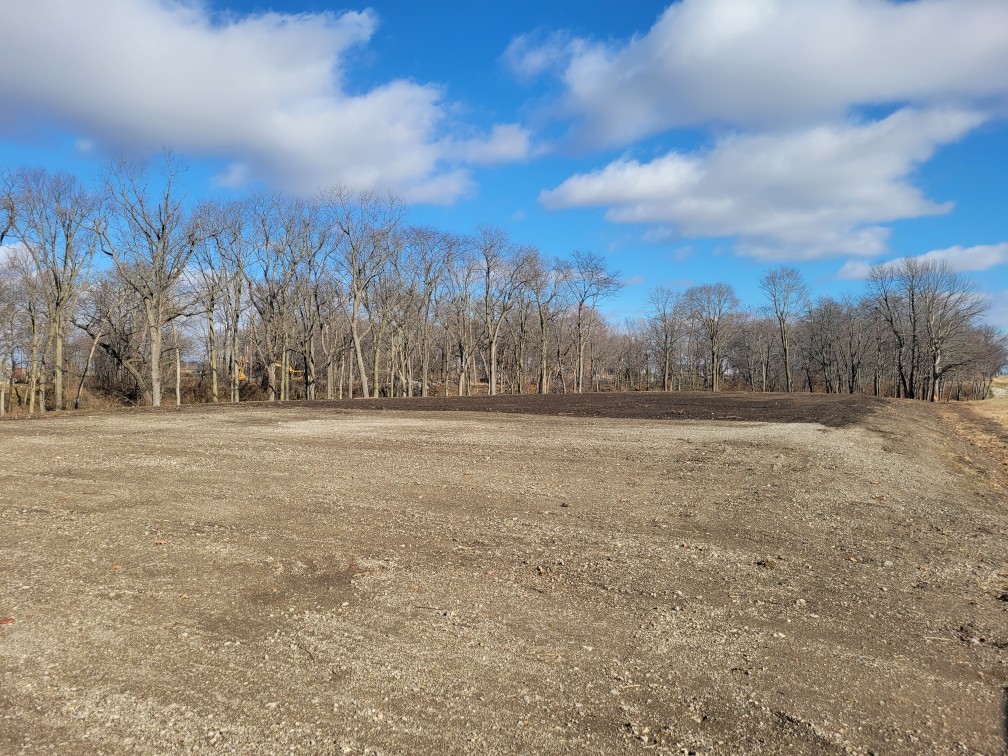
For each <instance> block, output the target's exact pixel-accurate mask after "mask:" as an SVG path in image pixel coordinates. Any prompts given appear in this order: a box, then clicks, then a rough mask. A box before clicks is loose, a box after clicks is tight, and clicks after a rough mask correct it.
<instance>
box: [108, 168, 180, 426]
mask: <svg viewBox="0 0 1008 756" xmlns="http://www.w3.org/2000/svg"><path fill="white" fill-rule="evenodd" d="M184 170H185V168H184V167H183V165H182V164H181V163H180V162H179V160H178V159H177V158H176V157H175V156H174V155H173V154H172V153H171V152H168V151H165V152H164V154H163V157H162V160H161V163H160V165H159V166H158V167H157V169H156V170H151V169H150V168H149V167H148V166H146V165H143V164H139V163H130V162H125V161H120V162H118V163H116V164H115V165H113V166H112V167H111V168H110V169H109V171H108V172H107V174H106V176H105V190H106V193H107V195H108V200H109V202H110V205H111V208H110V209H111V212H110V215H109V219H108V222H107V224H103V226H102V233H101V248H102V251H103V252H104V253H105V254H106V255H108V257H109V258H110V259H111V260H112V262H113V263H114V264H115V268H116V271H117V272H118V273H119V276H120V277H121V278H122V280H123V281H124V282H125V283H126V284H127V286H129V288H130V289H132V290H133V291H134V292H135V293H136V295H137V296H138V297H139V298H140V301H141V303H142V305H143V310H144V315H145V316H146V321H147V322H146V325H147V338H148V341H149V344H150V401H151V405H152V406H154V407H159V406H161V357H162V351H163V349H162V347H163V343H164V328H165V327H166V326H167V325H168V324H170V323H171V322H172V321H173V320H174V319H175V318H177V317H179V316H180V315H182V314H183V311H184V310H183V308H182V307H181V306H180V305H179V302H178V301H177V299H176V296H175V295H176V290H177V287H178V284H179V281H180V279H181V278H182V276H183V274H184V273H185V270H186V265H187V264H188V263H189V260H190V258H191V257H192V255H193V253H194V251H195V248H196V245H197V242H198V241H199V235H198V231H197V229H196V227H195V226H193V225H192V224H190V222H189V216H188V213H187V212H186V208H185V196H184V195H183V194H182V193H181V191H180V189H179V187H178V179H179V176H180V175H181V174H182V172H183V171H184Z"/></svg>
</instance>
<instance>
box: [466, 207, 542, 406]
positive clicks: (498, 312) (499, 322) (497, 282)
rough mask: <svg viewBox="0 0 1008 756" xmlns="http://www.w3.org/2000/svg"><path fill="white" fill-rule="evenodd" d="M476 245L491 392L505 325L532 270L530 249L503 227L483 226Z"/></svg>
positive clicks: (495, 381)
mask: <svg viewBox="0 0 1008 756" xmlns="http://www.w3.org/2000/svg"><path fill="white" fill-rule="evenodd" d="M472 243H473V246H474V248H475V250H476V253H477V257H478V259H479V261H480V273H481V276H482V280H483V289H482V294H483V328H484V335H485V337H486V345H487V350H488V358H487V381H488V383H489V387H490V388H489V391H490V394H496V393H497V390H498V375H497V370H498V359H497V348H498V344H499V342H500V334H501V327H502V326H503V324H504V321H505V318H507V314H508V312H510V311H511V308H512V307H514V306H515V303H516V302H517V299H518V294H519V292H520V291H521V290H522V288H523V287H524V285H525V281H526V279H527V278H528V275H529V271H528V267H527V265H526V250H524V249H517V248H515V246H514V245H513V244H512V243H511V240H510V239H509V238H508V235H507V234H506V233H505V232H504V231H503V230H501V229H499V228H491V227H488V226H483V227H481V228H480V229H478V231H477V232H476V236H475V237H474V239H473V242H472Z"/></svg>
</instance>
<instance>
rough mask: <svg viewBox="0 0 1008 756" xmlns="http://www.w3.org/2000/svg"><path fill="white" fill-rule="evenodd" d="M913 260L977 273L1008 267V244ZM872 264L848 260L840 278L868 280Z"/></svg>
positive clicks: (946, 251)
mask: <svg viewBox="0 0 1008 756" xmlns="http://www.w3.org/2000/svg"><path fill="white" fill-rule="evenodd" d="M905 259H906V258H903V257H899V258H896V259H895V260H889V261H887V262H886V263H884V264H885V265H887V266H888V265H896V264H898V263H900V262H902V261H903V260H905ZM912 259H915V260H928V261H939V260H941V261H944V262H946V263H948V265H949V267H950V268H951V269H952V270H954V271H957V272H959V273H977V272H980V271H984V270H990V269H991V268H995V267H997V266H999V265H1008V242H1001V243H1000V244H978V245H976V246H973V247H962V246H959V245H956V246H954V247H947V248H946V249H933V250H931V251H930V252H925V253H924V254H922V255H916V256H914V257H913V258H912ZM871 267H872V266H871V264H870V263H867V262H864V261H863V260H848V261H847V262H846V263H844V264H843V266H842V267H841V268H840V270H839V271H837V277H838V278H844V279H851V280H864V279H866V278H868V274H869V272H870V271H871Z"/></svg>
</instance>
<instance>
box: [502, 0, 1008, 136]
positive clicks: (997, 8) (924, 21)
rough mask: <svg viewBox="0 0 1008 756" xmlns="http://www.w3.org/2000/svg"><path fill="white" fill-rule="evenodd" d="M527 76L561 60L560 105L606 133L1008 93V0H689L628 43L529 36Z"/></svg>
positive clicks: (579, 129)
mask: <svg viewBox="0 0 1008 756" xmlns="http://www.w3.org/2000/svg"><path fill="white" fill-rule="evenodd" d="M505 60H506V61H507V62H508V63H509V64H510V66H511V67H512V69H513V70H514V71H515V73H516V74H517V75H519V76H520V77H523V78H527V77H531V76H535V75H537V74H542V73H544V72H549V71H557V72H559V77H560V82H561V84H562V86H563V90H564V94H563V101H562V105H561V106H560V110H561V111H563V112H564V113H566V114H567V115H569V116H573V117H574V118H575V119H577V122H578V123H577V125H576V127H575V133H577V134H578V135H579V136H580V137H581V138H583V139H584V140H586V141H588V142H590V143H593V144H608V145H617V144H628V143H631V142H633V141H634V140H636V139H638V138H640V137H643V136H647V135H649V134H655V133H660V132H662V131H665V130H668V129H671V128H677V127H688V126H696V125H703V124H710V123H722V124H729V125H733V126H742V127H745V128H752V127H760V128H766V127H774V128H778V127H780V126H782V125H786V124H791V125H799V124H800V125H807V124H809V123H813V122H818V121H822V120H834V119H836V118H842V117H843V116H845V115H846V114H847V113H848V112H849V111H850V109H851V108H853V107H857V106H870V105H883V106H904V105H907V104H910V105H915V106H919V107H969V108H978V107H984V108H988V107H990V106H992V105H993V106H995V107H997V108H1000V109H1001V110H1002V111H1003V109H1004V107H1005V104H1006V101H1008V3H1005V2H1004V0H916V1H915V2H890V1H888V0H817V1H816V2H809V1H808V0H683V1H682V2H679V3H674V4H672V5H670V7H669V8H668V9H667V10H666V11H665V12H664V13H663V14H662V15H661V17H660V18H659V19H658V21H657V22H656V23H655V24H654V26H653V27H652V28H651V29H650V30H649V31H648V32H647V33H646V34H643V35H641V36H636V37H634V38H633V39H631V40H629V41H628V42H626V43H623V44H617V45H614V44H604V43H600V42H595V41H589V40H583V39H573V38H570V37H564V36H563V35H553V36H549V37H546V38H544V39H536V38H534V37H527V36H526V37H519V38H517V39H515V40H514V41H513V42H512V44H511V46H510V47H509V49H508V52H507V54H506V55H505Z"/></svg>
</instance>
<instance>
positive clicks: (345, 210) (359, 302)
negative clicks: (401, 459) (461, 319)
mask: <svg viewBox="0 0 1008 756" xmlns="http://www.w3.org/2000/svg"><path fill="white" fill-rule="evenodd" d="M323 201H324V202H326V203H328V204H329V206H330V208H331V211H332V213H333V215H334V220H335V223H336V226H337V228H338V230H339V237H338V242H337V247H336V256H335V259H336V264H337V268H338V269H339V270H340V273H341V274H342V276H343V281H344V284H345V286H346V290H347V294H348V296H349V300H350V301H349V319H350V335H351V338H352V340H353V349H354V355H355V357H356V360H357V372H358V376H359V378H360V381H361V389H362V390H363V393H364V396H367V395H368V379H367V370H366V369H365V367H364V346H363V343H362V338H363V335H364V333H363V329H362V323H361V309H362V308H363V307H364V305H365V303H366V300H367V296H368V294H369V293H370V287H371V285H372V283H373V282H374V280H375V278H377V276H378V275H379V273H381V271H382V269H383V268H384V267H385V266H386V265H387V264H388V263H389V262H390V261H391V259H392V257H393V255H394V254H396V252H397V251H398V250H397V246H396V244H395V235H396V234H397V232H398V230H399V226H400V224H401V222H402V218H403V207H402V203H401V202H400V201H399V200H398V198H396V197H395V196H392V195H389V196H388V197H385V198H384V199H383V198H380V197H379V196H378V195H376V194H373V193H370V192H365V193H362V194H359V195H354V194H353V193H352V192H350V190H348V189H346V188H345V187H336V188H334V189H331V190H329V191H327V192H325V193H324V194H323Z"/></svg>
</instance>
